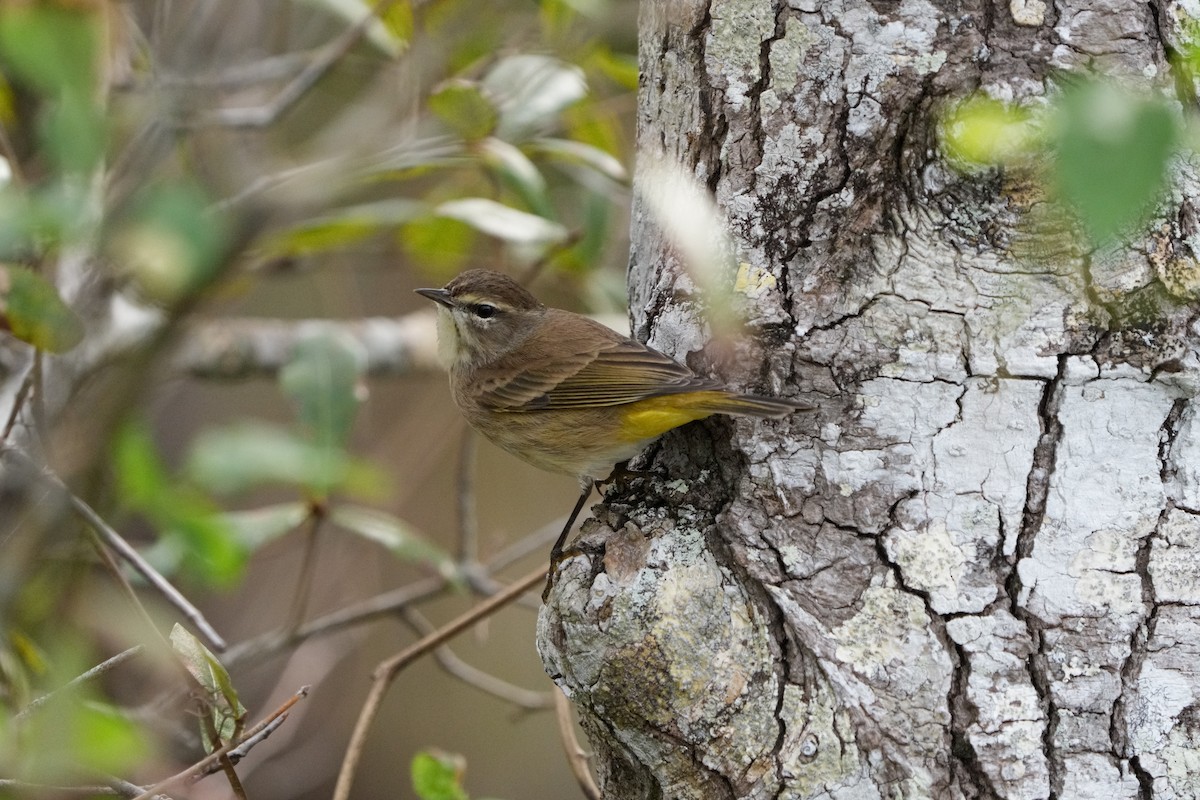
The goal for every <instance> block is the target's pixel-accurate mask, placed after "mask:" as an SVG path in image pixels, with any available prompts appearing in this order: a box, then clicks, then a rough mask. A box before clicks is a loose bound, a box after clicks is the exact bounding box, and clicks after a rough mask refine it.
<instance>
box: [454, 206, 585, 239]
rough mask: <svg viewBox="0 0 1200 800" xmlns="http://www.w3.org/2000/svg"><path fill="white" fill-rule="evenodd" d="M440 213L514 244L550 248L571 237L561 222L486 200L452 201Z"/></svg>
mask: <svg viewBox="0 0 1200 800" xmlns="http://www.w3.org/2000/svg"><path fill="white" fill-rule="evenodd" d="M436 213H437V214H438V215H440V216H443V217H450V218H451V219H457V220H460V221H462V222H465V223H467V224H468V225H470V226H471V227H473V228H475V229H477V230H479V231H482V232H483V233H486V234H488V235H490V236H495V237H496V238H498V239H503V240H504V241H506V242H512V243H514V244H526V245H530V244H536V245H547V244H554V243H556V242H561V241H564V240H565V239H566V238H567V229H566V228H564V227H563V226H562V225H559V224H558V223H557V222H552V221H551V220H548V219H546V218H545V217H539V216H536V215H534V214H528V213H526V212H524V211H518V210H517V209H515V208H511V207H509V206H506V205H504V204H502V203H497V202H496V201H495V200H488V199H487V198H484V197H468V198H465V199H462V200H450V201H447V202H445V203H442V204H441V205H439V206H438V207H437V209H436Z"/></svg>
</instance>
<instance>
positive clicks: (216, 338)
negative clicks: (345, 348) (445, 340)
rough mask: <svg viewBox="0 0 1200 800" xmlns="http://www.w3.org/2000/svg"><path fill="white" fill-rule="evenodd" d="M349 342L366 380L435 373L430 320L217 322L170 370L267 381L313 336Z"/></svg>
mask: <svg viewBox="0 0 1200 800" xmlns="http://www.w3.org/2000/svg"><path fill="white" fill-rule="evenodd" d="M329 329H333V330H336V331H338V333H339V334H342V335H345V336H348V337H349V338H352V339H354V340H355V341H356V342H357V343H358V344H359V345H360V347H361V348H362V353H363V354H364V356H365V357H366V370H367V374H368V375H375V376H380V375H405V374H409V373H412V372H433V371H435V370H438V369H439V368H440V367H439V366H438V359H437V331H436V329H435V325H434V315H433V314H432V313H429V312H417V313H413V314H409V315H407V316H404V317H398V318H392V317H371V318H367V319H361V320H353V321H334V320H301V321H282V320H269V319H221V320H213V321H210V322H206V323H203V324H201V325H197V326H195V327H193V328H192V329H191V331H190V332H189V334H188V335H187V336H186V337H184V338H183V341H182V343H181V347H180V350H179V352H178V353H176V355H175V366H176V367H177V368H178V369H180V370H181V371H183V372H186V373H188V374H190V375H192V376H193V377H197V378H225V379H233V378H248V377H254V376H261V375H271V374H274V373H275V372H277V371H278V370H279V369H281V368H282V367H283V365H284V364H286V363H287V361H288V359H289V358H291V356H292V353H293V351H294V350H295V346H296V342H297V341H299V340H301V339H303V338H305V337H307V336H310V335H312V333H313V331H314V330H329Z"/></svg>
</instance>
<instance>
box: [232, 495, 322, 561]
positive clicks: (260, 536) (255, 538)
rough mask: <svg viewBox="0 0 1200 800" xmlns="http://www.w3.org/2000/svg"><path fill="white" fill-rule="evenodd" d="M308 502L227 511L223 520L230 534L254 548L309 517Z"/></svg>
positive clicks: (244, 545) (294, 527) (247, 547)
mask: <svg viewBox="0 0 1200 800" xmlns="http://www.w3.org/2000/svg"><path fill="white" fill-rule="evenodd" d="M308 514H309V508H308V504H307V503H279V504H277V505H272V506H263V507H262V508H254V509H247V510H245V511H229V512H226V513H225V514H224V515H223V516H222V519H223V521H224V522H225V526H226V527H227V528H228V529H229V530H230V532H231V533H232V535H233V537H234V538H235V539H237V541H238V542H239V543H241V545H242V546H243V547H245V548H246V549H247V550H250V551H254V550H257V549H258V548H260V547H262V546H263V545H265V544H268V543H269V542H272V541H274V540H276V539H278V538H279V537H281V536H283V535H284V534H285V533H288V532H289V531H293V530H295V529H296V528H297V527H299V526H300V523H302V522H304V520H305V519H307V518H308Z"/></svg>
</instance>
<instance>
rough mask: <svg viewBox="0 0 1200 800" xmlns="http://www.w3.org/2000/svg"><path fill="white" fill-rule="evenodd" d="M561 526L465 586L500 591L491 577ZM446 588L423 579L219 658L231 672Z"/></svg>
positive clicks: (500, 558)
mask: <svg viewBox="0 0 1200 800" xmlns="http://www.w3.org/2000/svg"><path fill="white" fill-rule="evenodd" d="M562 524H563V518H560V519H558V520H554V521H552V522H550V523H549V524H547V525H544V526H542V527H541V528H539V529H538V530H537V531H535V532H534V533H532V534H530V535H528V536H524V537H522V538H521V539H519V540H518V541H516V542H514V543H513V544H511V545H509V546H508V547H506V548H505V549H504V550H502V551H501V552H500V553H498V554H497V555H496V557H495V558H493V559H492V560H491V561H490V562H489V563H488V565H487V567H486V569H481V570H477V571H475V572H473V573H469V574H468V575H467V582H468V584H469V585H470V586H471V588H472V589H473V590H474V591H476V592H477V593H479V594H482V595H492V594H496V593H497V592H500V591H502V590H503V588H504V587H503V586H502V585H501V584H499V583H498V582H497V581H496V580H495V579H494V578H493V577H491V576H492V575H494V574H495V573H497V572H499V571H500V570H502V569H504V568H505V567H507V566H509V565H510V564H512V563H513V562H515V561H518V560H520V559H521V558H524V557H525V556H527V555H529V554H530V553H532V552H536V551H537V550H538V549H539V548H541V549H544V548H545V547H546V545H548V544H549V543H550V542H552V541H554V538H555V537H556V536H557V535H558V531H559V529H561V528H562ZM449 585H450V583H449V581H448V580H447V579H446V578H444V577H442V576H440V575H438V576H435V577H429V578H423V579H421V580H419V581H415V582H413V583H410V584H408V585H407V586H402V587H400V588H399V589H393V590H392V591H390V592H385V593H383V594H380V595H376V596H375V597H372V598H369V599H367V600H364V601H362V602H361V603H356V604H354V605H352V606H347V607H346V608H343V609H340V610H338V611H333V612H330V613H329V614H326V615H325V616H323V617H318V618H317V619H314V620H312V621H310V622H308V623H306V624H304V625H301V626H300V627H299V628H297V629H296V630H295V631H292V632H290V633H289V632H288V631H287V630H282V629H281V630H274V631H268V632H267V633H264V634H260V635H258V636H255V637H254V638H252V639H247V640H246V641H244V642H239V643H238V644H236V645H234V646H233V647H231V648H229V650H228V651H227V652H226V653H225V654H224V657H223V658H222V663H224V664H225V666H226V667H228V668H230V669H232V668H233V666H234V665H235V664H241V663H242V662H245V661H253V660H255V659H259V658H266V657H267V656H270V655H274V654H275V653H279V652H282V651H283V650H286V649H287V648H289V647H293V646H295V645H298V644H300V643H301V642H304V641H305V640H307V639H311V638H313V637H316V636H325V635H327V634H330V633H336V632H337V631H340V630H342V629H344V628H349V627H352V626H354V625H363V624H365V623H368V622H371V621H373V620H376V619H379V618H380V617H391V616H394V615H395V614H397V613H398V612H401V611H403V610H404V609H405V608H408V607H409V606H411V605H414V604H416V603H420V602H423V601H425V600H429V599H432V598H434V597H437V596H439V595H441V594H442V593H443V592H445V591H446V589H447V588H448V587H449Z"/></svg>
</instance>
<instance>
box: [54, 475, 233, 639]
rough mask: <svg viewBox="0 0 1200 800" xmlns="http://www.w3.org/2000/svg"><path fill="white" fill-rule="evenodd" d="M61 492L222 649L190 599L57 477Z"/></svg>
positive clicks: (115, 547) (120, 552) (123, 555)
mask: <svg viewBox="0 0 1200 800" xmlns="http://www.w3.org/2000/svg"><path fill="white" fill-rule="evenodd" d="M53 480H54V481H55V482H57V483H58V484H59V485H60V486H62V488H63V491H66V492H67V494H68V496H69V498H70V502H71V508H72V510H74V511H75V513H76V515H77V516H79V517H80V519H82V520H84V521H85V522H86V523H87V524H88V525H90V526H91V528H92V530H94V531H95V532H96V533H98V534H99V535H100V538H102V539H103V540H104V543H105V544H106V545H108V547H109V548H110V549H112V550H113V551H114V552H116V554H117V555H119V556H120V557H121V558H123V559H125V561H126V563H128V564H129V566H131V567H133V568H134V569H135V570H137V571H138V573H139V574H140V575H141V576H142V577H143V578H145V579H146V582H147V583H149V584H150V585H151V586H153V587H154V588H155V589H157V590H158V593H159V594H161V595H162V596H163V598H165V599H166V601H167V602H168V603H170V604H171V605H173V606H175V608H176V610H178V611H179V613H180V614H183V616H184V617H186V618H187V619H188V621H189V622H191V623H192V624H193V625H194V626H196V630H197V631H198V632H199V633H200V635H201V636H203V637H204V638H205V639H207V640H208V643H209V644H210V645H212V646H213V648H214V649H216V650H217V651H221V650H224V649H225V648H226V647H227V645H226V644H225V640H224V639H222V638H221V635H220V634H219V633H217V631H216V629H215V628H213V626H212V625H211V624H210V623H209V621H208V620H207V619H206V618H205V617H204V615H203V614H202V613H200V609H198V608H196V607H195V606H194V605H192V602H191V601H190V600H188V599H187V598H186V597H184V596H183V593H182V592H180V591H179V590H178V589H176V588H175V587H174V586H173V585H172V584H171V582H170V581H168V580H167V579H166V578H164V577H163V576H162V575H161V574H160V573H159V572H158V570H156V569H155V568H154V567H152V566H150V563H149V562H148V561H146V559H144V558H142V556H141V554H140V553H138V551H137V550H136V549H134V547H133V545H131V544H130V543H129V542H127V541H125V539H124V538H123V537H122V536H121V534H119V533H117V532H116V530H114V529H113V528H112V526H110V525H109V524H108V523H107V522H105V521H104V519H103V518H102V517H101V516H100V515H99V514H97V513H96V512H95V510H93V509H92V507H91V506H89V505H88V504H87V503H85V502H84V501H83V500H81V499H80V498H79V497H77V496H76V495H74V494H71V493H70V491H69V490H67V487H66V486H65V485H64V484H63V483H62V482H61V481H59V480H58V479H57V478H54V479H53Z"/></svg>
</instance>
